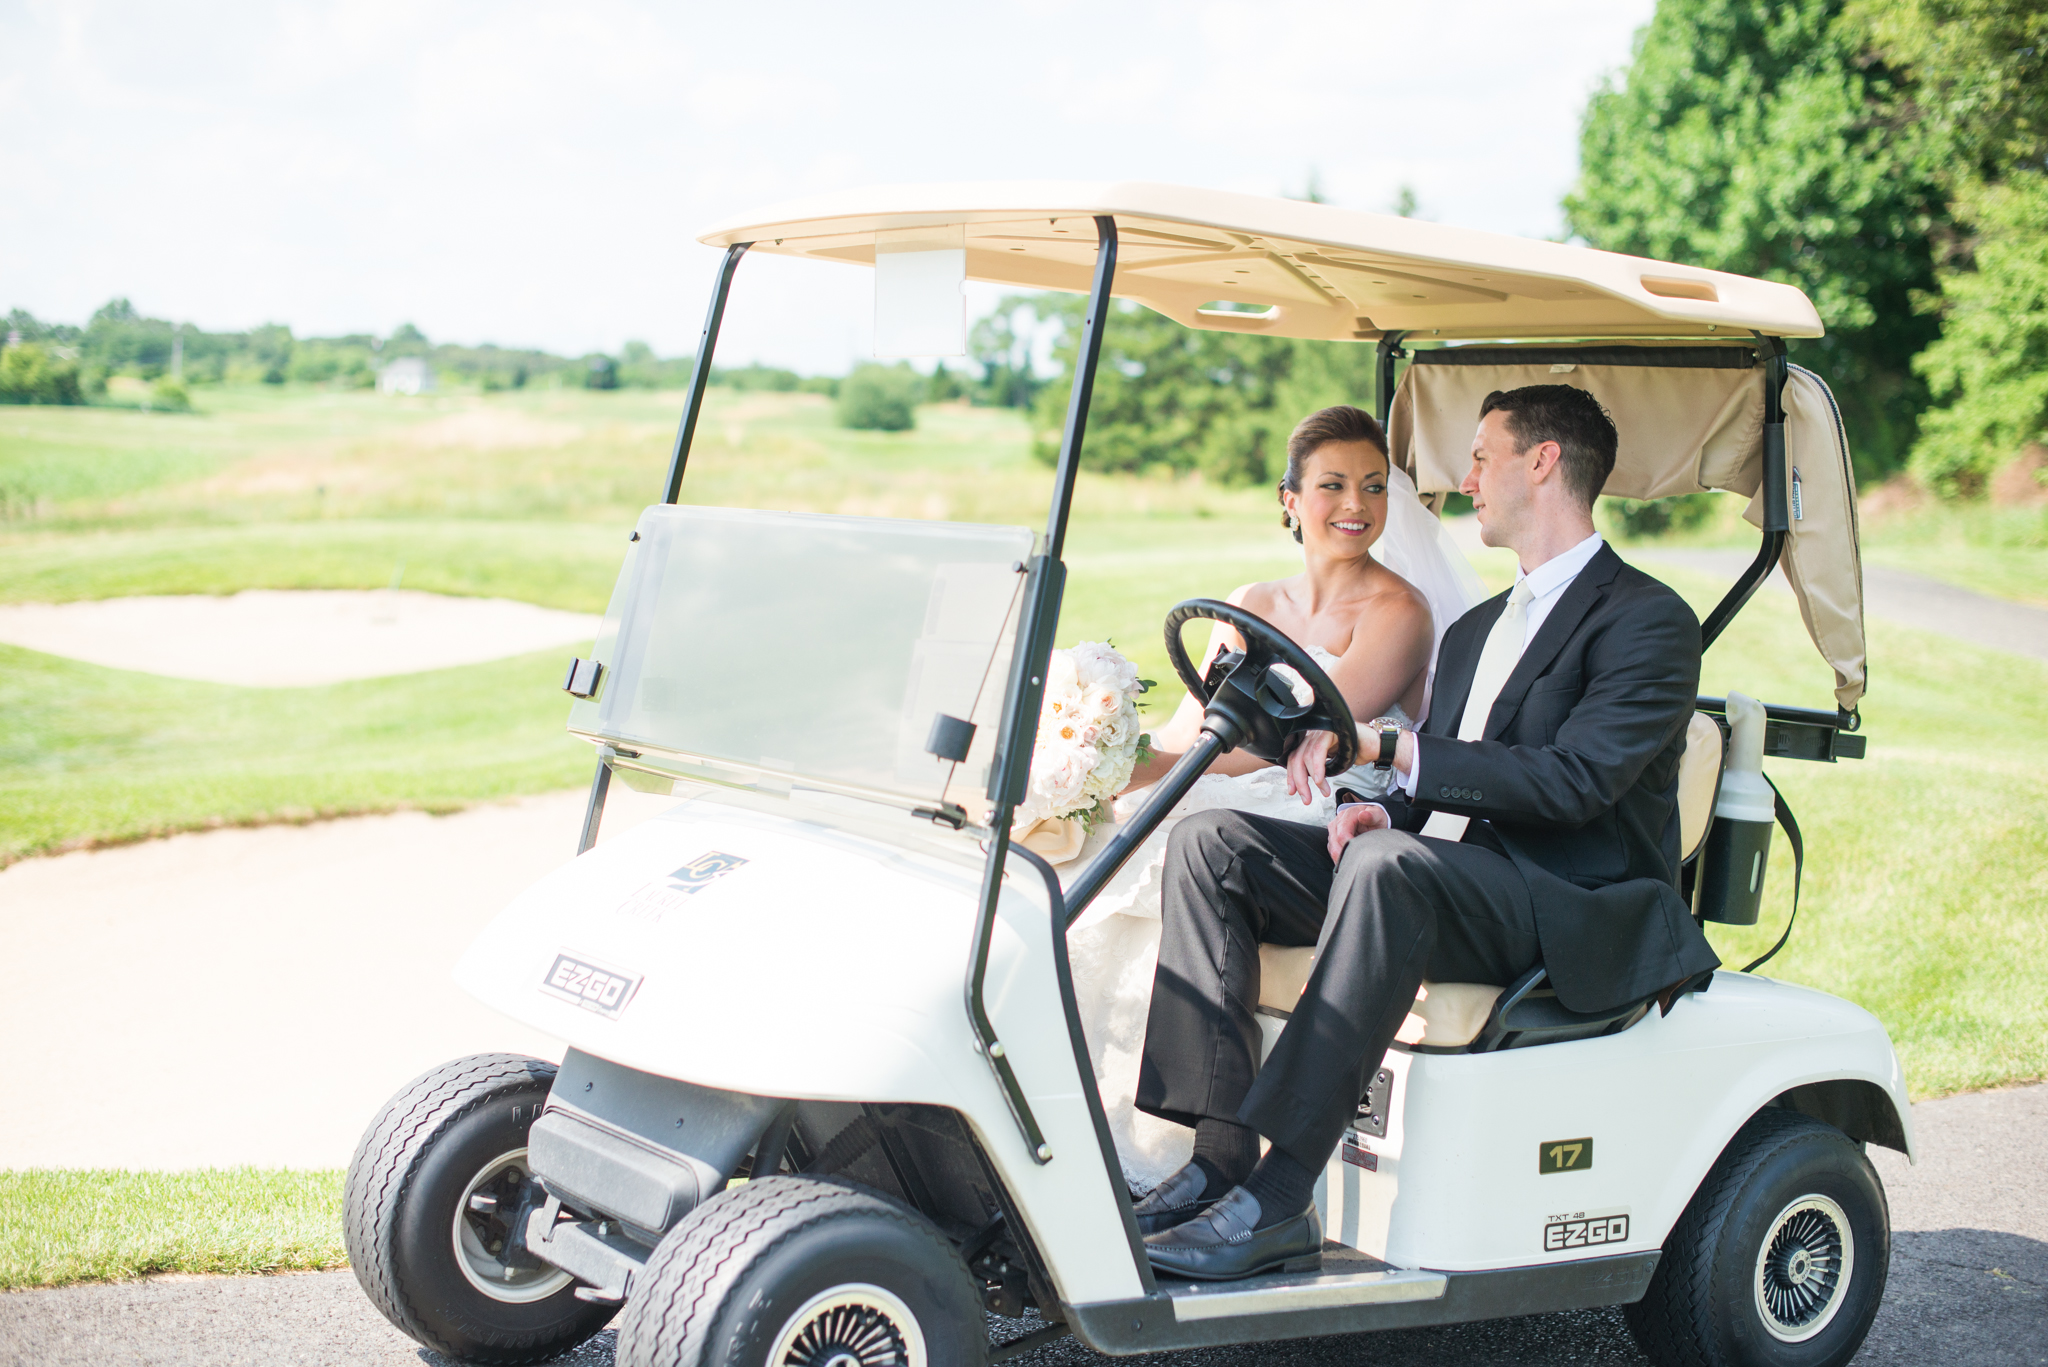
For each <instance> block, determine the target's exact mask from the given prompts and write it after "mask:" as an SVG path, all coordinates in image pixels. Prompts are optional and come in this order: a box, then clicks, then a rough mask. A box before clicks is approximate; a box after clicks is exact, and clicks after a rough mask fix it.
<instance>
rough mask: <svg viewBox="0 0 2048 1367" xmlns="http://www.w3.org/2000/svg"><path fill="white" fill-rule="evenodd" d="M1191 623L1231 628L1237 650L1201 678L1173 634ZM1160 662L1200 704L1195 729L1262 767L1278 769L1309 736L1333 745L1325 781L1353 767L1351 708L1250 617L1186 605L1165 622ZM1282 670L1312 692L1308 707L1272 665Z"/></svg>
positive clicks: (1297, 652) (1200, 601)
mask: <svg viewBox="0 0 2048 1367" xmlns="http://www.w3.org/2000/svg"><path fill="white" fill-rule="evenodd" d="M1196 618H1206V619H1208V620H1209V621H1212V622H1222V623H1223V624H1224V625H1226V626H1231V627H1235V628H1237V634H1238V635H1240V636H1242V637H1243V638H1244V642H1245V649H1244V650H1242V651H1237V650H1229V651H1224V652H1223V653H1221V654H1219V655H1218V656H1217V657H1216V659H1215V660H1214V661H1213V662H1212V663H1211V664H1210V666H1209V673H1208V676H1207V677H1206V678H1205V677H1204V676H1202V675H1200V674H1197V673H1196V672H1195V666H1194V663H1193V661H1191V660H1190V659H1189V658H1188V652H1187V648H1186V647H1185V646H1183V645H1182V644H1181V639H1180V633H1181V628H1182V627H1183V626H1185V625H1186V624H1187V623H1189V622H1191V621H1193V620H1195V619H1196ZM1166 657H1167V659H1169V660H1171V661H1173V672H1174V673H1176V674H1178V675H1180V681H1181V682H1182V683H1184V684H1186V685H1187V687H1188V692H1189V693H1191V694H1193V695H1194V697H1195V700H1196V701H1197V702H1199V703H1201V704H1202V710H1203V725H1204V727H1205V728H1206V729H1208V730H1210V731H1214V732H1215V733H1216V734H1217V735H1218V736H1219V737H1221V738H1222V739H1223V740H1224V741H1225V742H1227V743H1228V745H1231V746H1238V747H1242V748H1243V749H1246V750H1249V751H1250V752H1251V753H1253V754H1254V755H1257V756H1258V757H1259V758H1260V759H1262V760H1265V761H1266V762H1267V763H1269V764H1285V763H1286V762H1287V756H1288V755H1289V754H1291V753H1292V752H1293V750H1294V747H1295V746H1297V745H1299V744H1300V743H1301V737H1302V736H1304V735H1306V734H1307V733H1308V732H1310V731H1329V732H1332V733H1333V734H1334V735H1335V737H1336V743H1335V744H1333V745H1332V746H1331V747H1330V753H1329V756H1328V757H1327V758H1326V759H1325V761H1324V764H1323V771H1324V774H1325V775H1326V776H1334V775H1337V774H1341V773H1343V772H1344V771H1345V770H1346V769H1349V768H1350V767H1351V766H1352V765H1354V764H1356V763H1357V762H1358V725H1357V723H1355V722H1354V721H1352V720H1351V707H1350V705H1349V704H1348V703H1346V702H1345V701H1344V695H1343V694H1342V693H1341V692H1339V691H1338V689H1337V685H1336V684H1334V683H1332V682H1331V681H1330V676H1329V675H1328V674H1326V673H1324V672H1323V667H1322V666H1321V665H1319V664H1317V663H1316V662H1315V660H1314V659H1312V658H1311V657H1310V656H1309V653H1308V652H1307V651H1305V650H1303V649H1302V648H1301V647H1300V646H1298V645H1296V644H1295V643H1294V642H1293V641H1292V640H1290V639H1288V637H1287V636H1286V635H1285V634H1284V633H1282V632H1281V631H1279V630H1277V629H1276V628H1275V627H1274V626H1273V625H1272V623H1270V622H1268V621H1266V619H1265V618H1263V617H1260V616H1258V615H1257V614H1256V613H1251V612H1246V611H1245V610H1244V609H1243V608H1240V607H1233V606H1232V605H1231V604H1229V603H1219V602H1217V601H1216V600H1215V599H1214V598H1190V599H1188V600H1187V601H1186V602H1184V603H1179V604H1176V605H1175V606H1174V609H1173V611H1171V612H1169V613H1167V614H1166ZM1281 664H1284V665H1286V666H1287V667H1288V668H1289V669H1292V670H1293V671H1294V672H1295V673H1296V674H1299V675H1300V676H1301V678H1302V679H1303V681H1304V682H1306V683H1307V684H1308V686H1309V688H1310V689H1311V690H1312V691H1313V693H1314V695H1315V696H1314V697H1313V699H1312V700H1311V701H1309V702H1308V703H1305V704H1304V703H1301V702H1297V701H1296V700H1295V696H1294V688H1293V686H1292V685H1291V684H1289V683H1288V681H1287V680H1286V678H1285V677H1284V676H1281V675H1278V674H1276V673H1274V669H1273V667H1274V666H1275V665H1281Z"/></svg>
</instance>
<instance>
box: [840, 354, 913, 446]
mask: <svg viewBox="0 0 2048 1367" xmlns="http://www.w3.org/2000/svg"><path fill="white" fill-rule="evenodd" d="M923 394H924V377H923V376H921V375H919V374H918V373H917V372H916V371H914V370H912V369H911V368H910V367H909V366H908V365H906V364H897V365H864V366H856V367H854V371H853V373H852V374H851V375H848V376H847V377H846V378H845V379H844V380H842V381H840V382H839V424H840V426H842V427H854V428H861V429H865V430H867V431H873V432H908V431H909V430H910V429H911V428H913V427H915V426H916V425H917V404H918V400H919V399H921V398H922V397H923Z"/></svg>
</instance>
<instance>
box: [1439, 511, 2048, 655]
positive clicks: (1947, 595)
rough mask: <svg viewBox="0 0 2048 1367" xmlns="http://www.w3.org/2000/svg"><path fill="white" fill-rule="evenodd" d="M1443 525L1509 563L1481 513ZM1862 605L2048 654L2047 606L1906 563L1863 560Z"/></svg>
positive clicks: (1689, 559)
mask: <svg viewBox="0 0 2048 1367" xmlns="http://www.w3.org/2000/svg"><path fill="white" fill-rule="evenodd" d="M1444 526H1445V527H1447V528H1448V529H1449V530H1450V533H1451V539H1452V540H1453V541H1455V542H1457V544H1458V546H1459V548H1460V549H1462V550H1463V551H1464V552H1465V554H1466V555H1467V556H1468V557H1470V558H1471V559H1472V560H1473V562H1474V563H1475V564H1479V565H1482V566H1483V565H1486V564H1488V563H1489V561H1490V562H1491V563H1492V564H1493V565H1494V566H1496V567H1497V568H1502V572H1506V570H1507V569H1511V568H1512V564H1513V562H1512V560H1509V559H1506V558H1504V557H1505V555H1506V553H1505V552H1503V551H1499V550H1494V549H1491V548H1489V547H1488V546H1487V545H1486V544H1485V543H1484V542H1483V541H1481V540H1480V539H1479V520H1478V519H1477V518H1475V517H1473V516H1472V515H1471V514H1469V513H1467V514H1465V515H1464V516H1462V517H1449V518H1445V519H1444ZM1617 549H1619V550H1620V551H1621V553H1622V555H1623V558H1625V559H1627V560H1628V561H1630V562H1631V563H1637V562H1640V565H1641V568H1642V569H1643V570H1645V571H1646V572H1647V573H1650V574H1655V573H1657V570H1658V567H1659V566H1668V567H1670V568H1672V569H1681V570H1694V571H1697V572H1699V573H1701V574H1709V575H1712V576H1714V577H1715V578H1717V579H1722V580H1725V581H1726V582H1728V583H1731V584H1732V583H1734V582H1735V580H1736V578H1737V577H1738V576H1739V575H1741V573H1742V572H1743V571H1744V570H1745V569H1747V568H1749V565H1750V562H1751V561H1753V560H1754V559H1756V552H1755V551H1753V550H1735V549H1724V548H1697V547H1686V546H1663V545H1659V544H1657V543H1656V542H1645V543H1641V544H1637V545H1629V546H1622V547H1618V548H1617ZM1503 567H1504V568H1503ZM1763 587H1764V588H1765V589H1767V590H1772V591H1776V592H1780V593H1790V592H1791V591H1792V586H1791V585H1790V584H1789V583H1787V582H1786V580H1785V575H1784V572H1783V571H1782V570H1775V569H1774V570H1772V571H1771V576H1770V578H1768V579H1766V580H1765V581H1764V584H1763ZM1863 609H1864V611H1865V612H1866V613H1867V614H1868V615H1869V616H1872V617H1881V618H1883V619H1884V620H1885V621H1887V622H1896V623H1898V624H1899V625H1901V626H1909V627H1917V628H1919V629H1920V630H1922V631H1938V632H1940V633H1942V634H1943V635H1945V636H1953V637H1955V638H1956V639H1958V640H1962V641H1968V642H1969V643H1970V644H1972V645H1979V646H1989V647H1991V648H1992V649H1993V650H2008V651H2011V652H2012V653H2014V654H2016V655H2027V656H2031V657H2032V658H2034V659H2036V660H2048V609H2043V608H2037V607H2029V606H2028V605H2027V604H2025V603H2015V602H2012V601H2010V600H2008V599H2004V598H1994V597H1992V596H1991V595H1990V594H1986V593H1978V592H1975V591H1974V590H1971V589H1966V588H1961V587H1958V586H1957V585H1955V584H1947V583H1943V582H1942V581H1941V580H1939V579H1930V578H1928V577H1927V576H1926V575H1924V574H1914V573H1913V572H1912V571H1911V570H1901V569H1894V568H1893V567H1891V566H1889V565H1877V564H1872V563H1871V562H1869V561H1865V562H1864V564H1863Z"/></svg>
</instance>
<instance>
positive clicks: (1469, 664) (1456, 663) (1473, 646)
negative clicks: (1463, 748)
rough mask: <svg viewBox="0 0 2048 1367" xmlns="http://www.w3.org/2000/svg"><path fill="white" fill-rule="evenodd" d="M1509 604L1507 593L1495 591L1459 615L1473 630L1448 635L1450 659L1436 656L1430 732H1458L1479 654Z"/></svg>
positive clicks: (1427, 724)
mask: <svg viewBox="0 0 2048 1367" xmlns="http://www.w3.org/2000/svg"><path fill="white" fill-rule="evenodd" d="M1507 605H1508V596H1507V594H1506V593H1499V594H1496V595H1494V596H1493V597H1491V598H1489V599H1487V600H1486V601H1485V602H1483V603H1480V604H1479V605H1477V606H1476V607H1474V608H1473V609H1472V610H1471V611H1469V612H1467V613H1466V614H1465V615H1464V616H1463V617H1460V618H1459V619H1458V625H1459V626H1465V625H1468V624H1469V626H1470V627H1471V630H1469V631H1456V632H1454V633H1447V634H1446V635H1445V637H1444V643H1445V644H1446V645H1449V646H1451V647H1452V653H1451V657H1450V658H1449V659H1443V658H1439V659H1438V660H1437V669H1436V686H1435V687H1434V688H1433V689H1432V690H1431V693H1430V699H1429V717H1428V719H1427V720H1426V721H1425V722H1424V723H1423V728H1422V729H1423V730H1424V731H1426V732H1428V733H1429V734H1430V735H1432V736H1455V735H1457V734H1458V719H1459V718H1460V717H1462V716H1464V715H1465V700H1466V699H1467V698H1469V697H1471V696H1472V676H1473V675H1474V674H1476V673H1478V672H1479V656H1480V654H1481V653H1482V652H1483V651H1484V650H1485V649H1486V637H1487V633H1489V632H1491V631H1492V630H1493V624H1494V623H1495V622H1496V621H1498V620H1499V618H1500V615H1501V613H1502V611H1503V610H1505V609H1506V607H1507ZM1453 635H1455V637H1456V640H1455V644H1453Z"/></svg>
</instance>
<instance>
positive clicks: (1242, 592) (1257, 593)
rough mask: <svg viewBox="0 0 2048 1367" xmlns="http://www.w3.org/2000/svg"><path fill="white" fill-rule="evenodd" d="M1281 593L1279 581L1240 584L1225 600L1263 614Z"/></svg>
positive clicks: (1233, 605)
mask: <svg viewBox="0 0 2048 1367" xmlns="http://www.w3.org/2000/svg"><path fill="white" fill-rule="evenodd" d="M1279 593H1280V586H1279V585H1278V584H1277V583H1257V584H1239V585H1238V586H1237V587H1236V588H1234V589H1232V590H1231V591H1230V595H1229V597H1227V598H1225V599H1224V600H1223V601H1224V602H1226V603H1228V604H1230V605H1231V606H1232V607H1239V608H1244V609H1246V610H1247V611H1249V612H1256V613H1259V614H1260V615H1262V616H1263V615H1264V613H1265V610H1266V609H1267V608H1268V607H1270V606H1271V605H1272V603H1273V600H1274V599H1275V598H1277V597H1278V596H1279Z"/></svg>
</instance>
